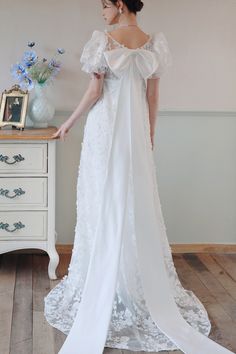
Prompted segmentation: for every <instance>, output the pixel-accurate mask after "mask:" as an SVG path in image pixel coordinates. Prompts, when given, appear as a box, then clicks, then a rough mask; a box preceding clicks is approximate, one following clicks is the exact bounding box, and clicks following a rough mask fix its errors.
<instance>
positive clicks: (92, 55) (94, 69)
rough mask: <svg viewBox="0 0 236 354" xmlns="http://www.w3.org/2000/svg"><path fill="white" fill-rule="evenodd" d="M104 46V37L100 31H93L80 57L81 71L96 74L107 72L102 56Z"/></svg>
mask: <svg viewBox="0 0 236 354" xmlns="http://www.w3.org/2000/svg"><path fill="white" fill-rule="evenodd" d="M106 44H107V38H106V35H105V34H104V33H103V32H102V31H98V30H95V31H93V33H92V36H91V38H90V39H89V40H88V42H87V43H86V44H85V46H84V48H83V51H82V55H81V57H80V63H81V70H83V71H84V72H86V73H97V74H103V73H105V72H107V70H108V67H107V63H106V60H105V57H104V55H103V52H104V50H105V48H106Z"/></svg>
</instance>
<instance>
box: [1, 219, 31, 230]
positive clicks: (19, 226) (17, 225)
mask: <svg viewBox="0 0 236 354" xmlns="http://www.w3.org/2000/svg"><path fill="white" fill-rule="evenodd" d="M13 225H14V226H15V229H13V230H9V229H8V226H9V224H8V223H5V224H4V223H3V222H0V229H2V230H5V231H7V232H14V231H16V230H20V229H23V227H25V225H24V224H22V222H21V221H19V222H15V223H14V224H13Z"/></svg>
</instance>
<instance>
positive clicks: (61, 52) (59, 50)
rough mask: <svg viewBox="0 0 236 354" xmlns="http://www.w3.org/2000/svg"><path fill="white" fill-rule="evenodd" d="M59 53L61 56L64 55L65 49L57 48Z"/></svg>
mask: <svg viewBox="0 0 236 354" xmlns="http://www.w3.org/2000/svg"><path fill="white" fill-rule="evenodd" d="M57 52H58V53H59V54H64V53H65V49H64V48H57Z"/></svg>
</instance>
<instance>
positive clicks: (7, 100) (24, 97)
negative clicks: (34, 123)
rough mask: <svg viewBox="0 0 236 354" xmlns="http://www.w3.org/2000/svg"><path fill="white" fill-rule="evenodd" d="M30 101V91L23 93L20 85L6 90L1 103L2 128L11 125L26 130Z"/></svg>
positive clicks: (0, 125) (0, 118)
mask: <svg viewBox="0 0 236 354" xmlns="http://www.w3.org/2000/svg"><path fill="white" fill-rule="evenodd" d="M28 101H29V93H28V90H26V91H22V90H21V89H20V86H19V85H14V86H13V87H12V88H11V89H10V90H8V91H7V90H5V91H4V92H3V93H2V96H1V103H0V128H2V127H4V126H9V125H10V126H12V127H13V128H17V129H20V130H24V128H25V119H26V112H27V107H28Z"/></svg>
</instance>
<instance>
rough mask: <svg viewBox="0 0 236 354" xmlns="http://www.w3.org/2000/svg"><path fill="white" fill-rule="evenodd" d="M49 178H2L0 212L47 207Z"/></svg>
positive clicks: (0, 183) (0, 180)
mask: <svg viewBox="0 0 236 354" xmlns="http://www.w3.org/2000/svg"><path fill="white" fill-rule="evenodd" d="M47 182H48V180H47V177H1V178H0V210H6V209H7V207H8V208H11V209H12V208H17V209H19V208H25V209H26V208H28V209H29V208H37V207H47Z"/></svg>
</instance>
